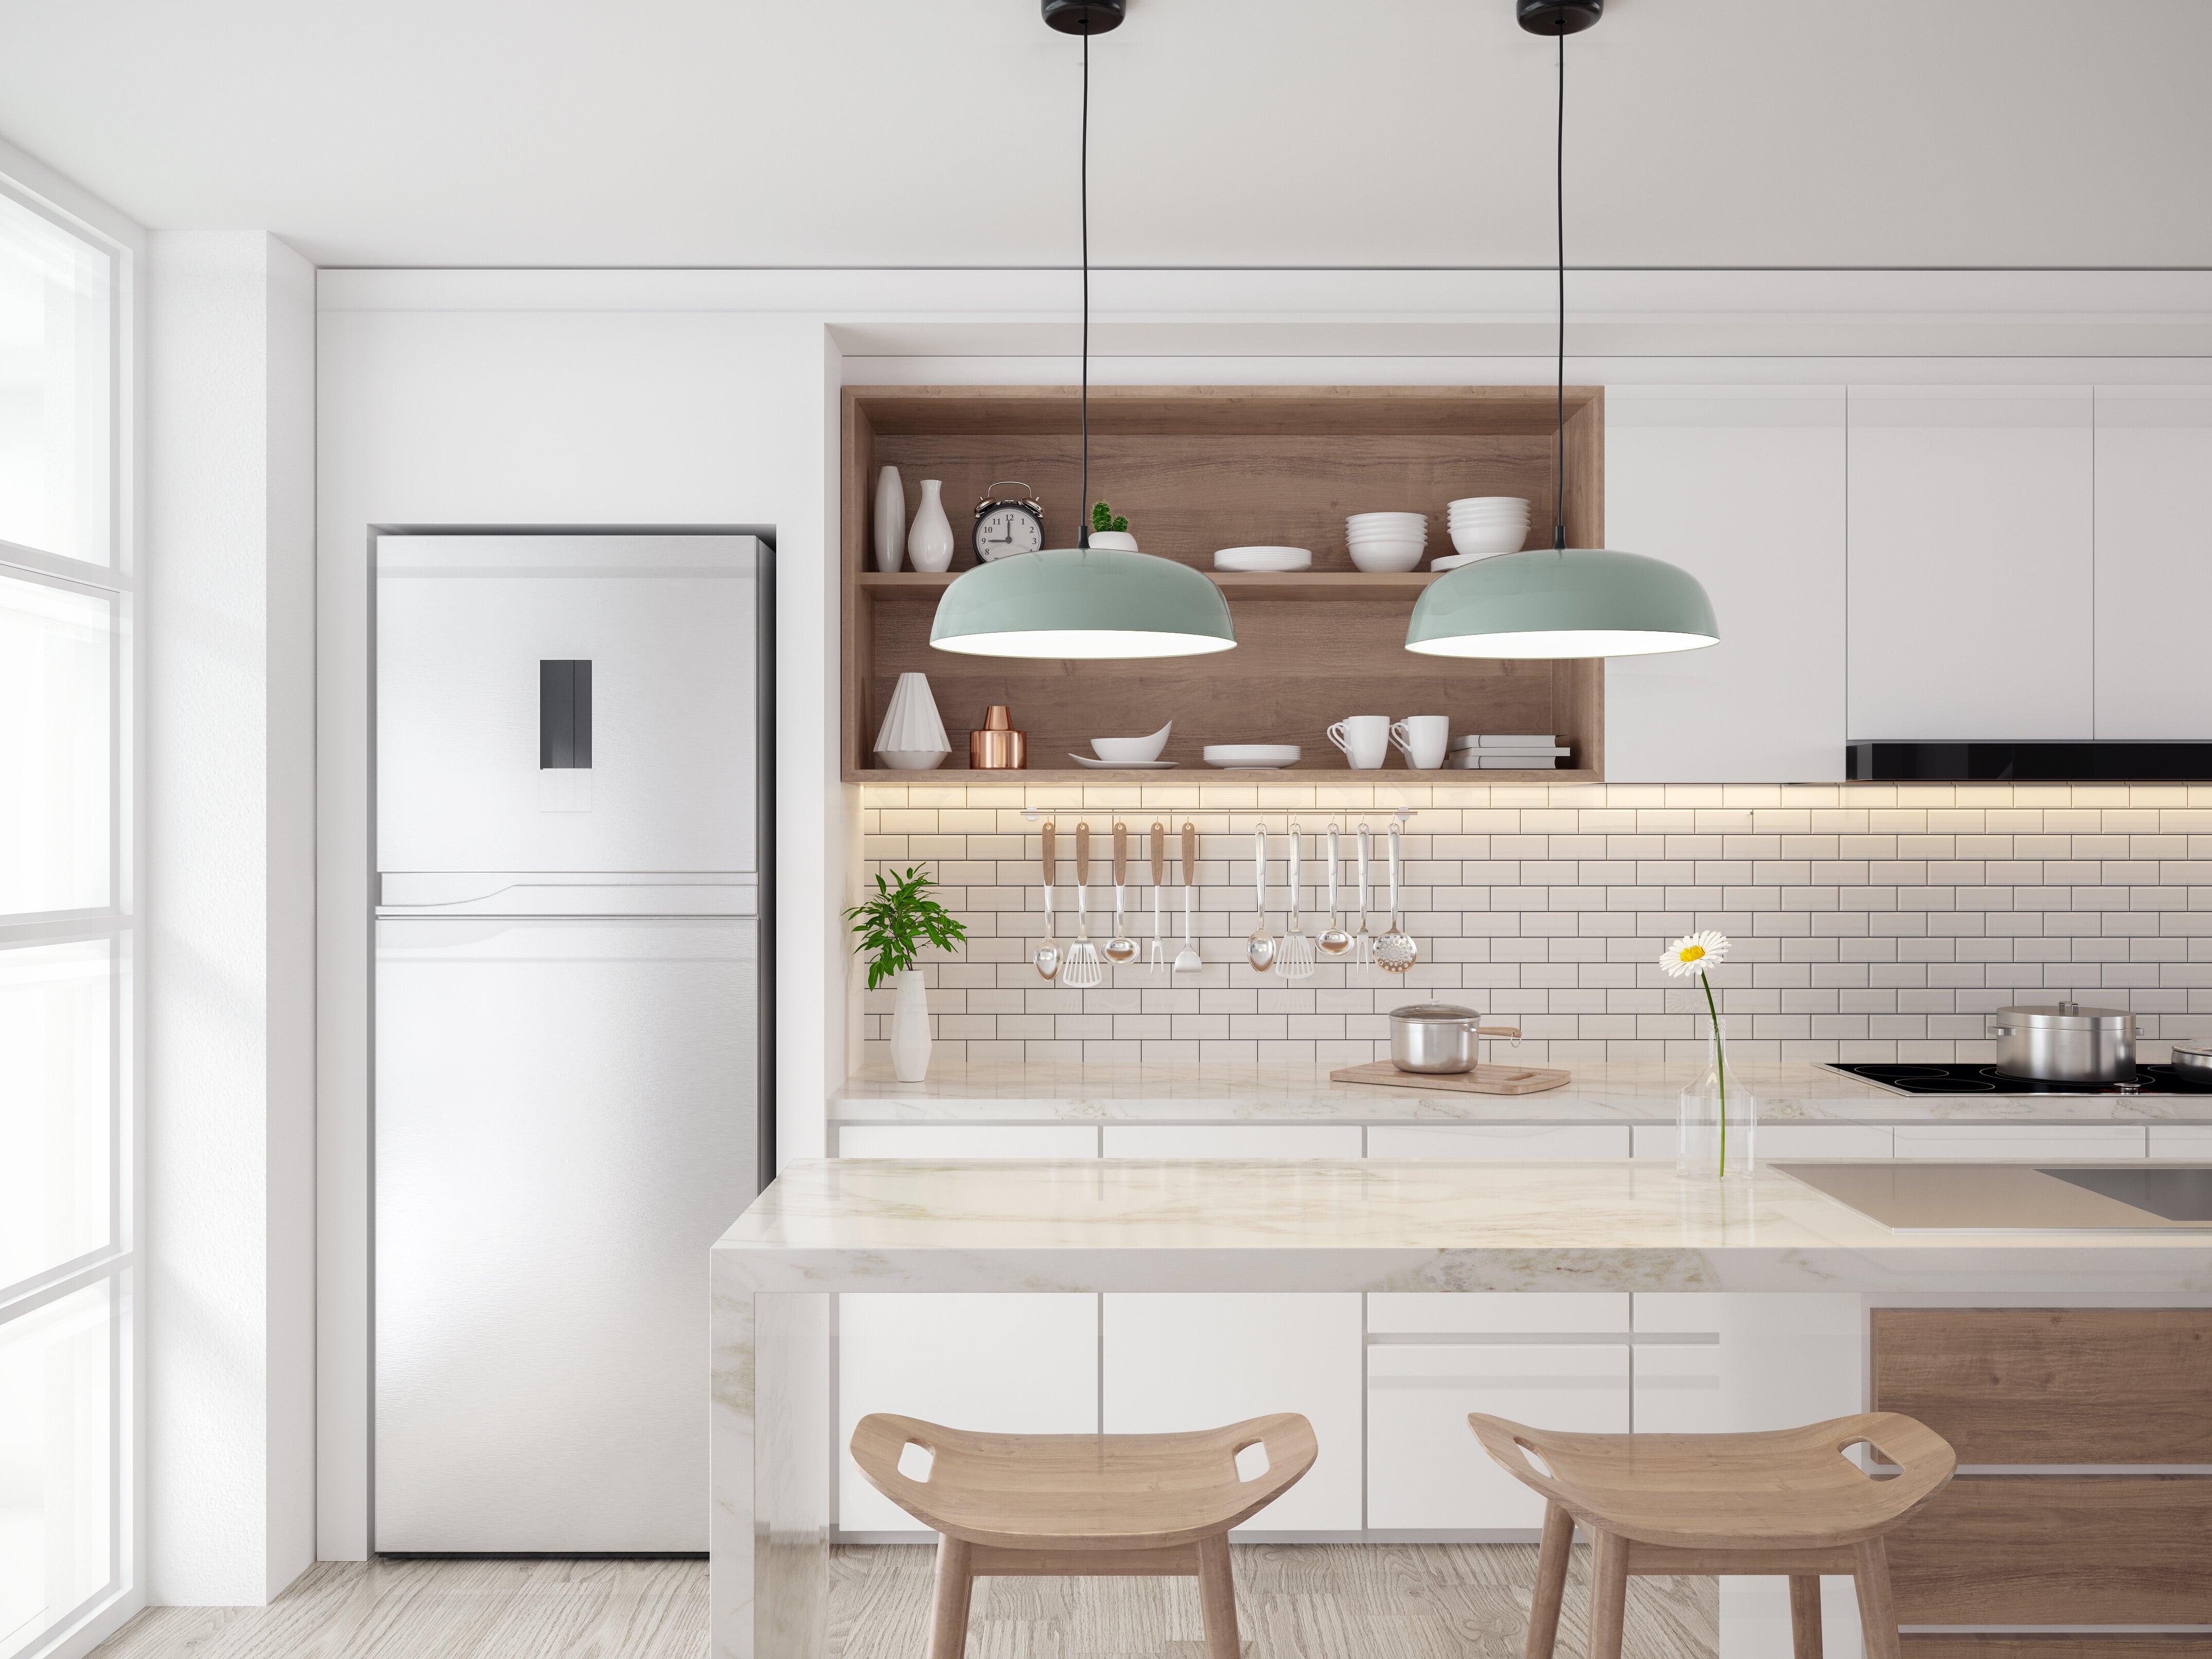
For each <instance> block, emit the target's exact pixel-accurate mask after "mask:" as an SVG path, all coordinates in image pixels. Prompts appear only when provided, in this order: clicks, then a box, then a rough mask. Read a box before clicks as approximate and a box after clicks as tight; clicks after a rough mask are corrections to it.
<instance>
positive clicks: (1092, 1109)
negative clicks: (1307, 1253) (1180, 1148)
mask: <svg viewBox="0 0 2212 1659" xmlns="http://www.w3.org/2000/svg"><path fill="white" fill-rule="evenodd" d="M1494 1058H1495V1059H1497V1060H1501V1061H1503V1060H1510V1058H1511V1051H1510V1049H1501V1050H1499V1051H1498V1054H1496V1055H1495V1056H1494ZM1566 1069H1567V1070H1568V1071H1570V1072H1571V1073H1573V1079H1572V1080H1571V1082H1569V1083H1568V1084H1567V1085H1565V1087H1563V1088H1559V1089H1553V1090H1547V1091H1545V1092H1544V1093H1542V1094H1537V1095H1469V1094H1460V1093H1453V1092H1449V1091H1443V1090H1424V1089H1396V1088H1381V1087H1376V1086H1373V1085H1363V1084H1353V1083H1334V1082H1331V1081H1330V1080H1329V1076H1328V1067H1326V1066H1137V1065H1128V1064H1112V1065H1102V1066H1086V1065H1079V1064H1072V1063H1064V1062H1063V1063H1053V1064H1036V1065H1023V1064H1012V1063H977V1064H967V1065H945V1066H936V1067H933V1069H932V1071H931V1074H930V1076H929V1078H928V1079H927V1081H925V1082H921V1083H900V1082H897V1081H895V1080H894V1079H891V1078H890V1077H888V1076H885V1075H883V1074H881V1073H876V1072H873V1071H869V1072H863V1073H861V1074H860V1076H859V1077H857V1078H854V1079H852V1080H850V1081H848V1082H847V1083H846V1084H844V1085H842V1086H841V1087H840V1088H838V1089H837V1090H836V1091H835V1092H833V1093H832V1094H831V1096H830V1097H829V1117H830V1119H831V1120H832V1121H836V1122H842V1123H926V1122H962V1123H979V1122H980V1123H1015V1122H1063V1123H1065V1122H1103V1123H1170V1122H1173V1123H1191V1122H1253V1123H1267V1122H1274V1123H1286V1122H1287V1123H1323V1122H1339V1123H1419V1122H1431V1123H1452V1122H1482V1123H1672V1122H1673V1121H1674V1107H1675V1096H1676V1095H1677V1094H1678V1093H1679V1092H1680V1090H1681V1087H1682V1085H1684V1084H1686V1083H1687V1082H1689V1081H1690V1080H1691V1079H1692V1073H1693V1072H1694V1071H1695V1069H1696V1068H1695V1067H1693V1066H1690V1065H1688V1064H1686V1063H1681V1064H1667V1063H1662V1062H1659V1061H1632V1062H1631V1061H1595V1062H1584V1063H1577V1064H1571V1065H1569V1066H1567V1067H1566ZM1734 1069H1735V1073H1736V1075H1737V1076H1738V1077H1739V1078H1741V1079H1742V1082H1743V1084H1744V1085H1745V1086H1746V1087H1747V1088H1748V1089H1749V1090H1750V1091H1752V1093H1753V1095H1755V1096H1756V1097H1758V1100H1759V1121H1761V1122H1803V1123H1815V1122H1840V1123H1929V1122H1944V1121H1951V1122H1985V1123H2212V1093H2206V1094H2202V1095H2163V1096H2160V1095H2133V1096H2116V1095H2024V1096H2023V1095H2015V1096H2002V1095H1899V1094H1893V1093H1891V1092H1890V1091H1888V1090H1887V1089H1878V1088H1876V1087H1875V1085H1872V1084H1870V1083H1865V1082H1862V1081H1860V1080H1859V1079H1857V1078H1853V1077H1847V1076H1845V1075H1844V1073H1840V1072H1831V1071H1829V1070H1827V1069H1826V1067H1824V1066H1816V1065H1814V1064H1812V1063H1810V1062H1808V1061H1778V1062H1765V1061H1753V1062H1750V1063H1748V1064H1746V1065H1743V1066H1737V1067H1735V1068H1734Z"/></svg>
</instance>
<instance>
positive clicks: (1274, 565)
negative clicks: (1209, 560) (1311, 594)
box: [1213, 547, 1313, 571]
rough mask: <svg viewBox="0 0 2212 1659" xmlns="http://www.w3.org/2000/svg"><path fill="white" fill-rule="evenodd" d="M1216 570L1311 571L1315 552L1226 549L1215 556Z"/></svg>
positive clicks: (1290, 549)
mask: <svg viewBox="0 0 2212 1659" xmlns="http://www.w3.org/2000/svg"><path fill="white" fill-rule="evenodd" d="M1213 568H1215V569H1216V570H1244V571H1264V570H1310V569H1311V568H1313V550H1312V549H1310V548H1304V547H1225V548H1222V549H1219V550H1218V551H1216V552H1215V554H1214V556H1213Z"/></svg>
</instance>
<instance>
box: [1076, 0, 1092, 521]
mask: <svg viewBox="0 0 2212 1659" xmlns="http://www.w3.org/2000/svg"><path fill="white" fill-rule="evenodd" d="M1079 196H1080V197H1081V200H1082V204H1083V490H1082V495H1081V496H1080V497H1079V500H1078V501H1076V504H1075V544H1076V545H1077V546H1078V547H1088V546H1090V545H1091V33H1090V31H1089V30H1087V29H1086V30H1085V31H1084V35H1083V165H1082V183H1081V185H1080V186H1079Z"/></svg>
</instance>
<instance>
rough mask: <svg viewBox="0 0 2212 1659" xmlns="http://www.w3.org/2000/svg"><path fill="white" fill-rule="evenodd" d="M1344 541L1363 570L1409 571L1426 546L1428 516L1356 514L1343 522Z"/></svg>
mask: <svg viewBox="0 0 2212 1659" xmlns="http://www.w3.org/2000/svg"><path fill="white" fill-rule="evenodd" d="M1344 539H1345V542H1346V544H1347V545H1348V546H1349V547H1350V548H1351V550H1352V563H1353V564H1355V565H1357V566H1358V568H1360V569H1362V570H1411V569H1413V568H1414V567H1415V566H1416V565H1418V564H1419V563H1420V562H1421V551H1422V550H1423V549H1424V548H1425V547H1427V546H1428V544H1429V515H1428V514H1427V513H1353V514H1352V516H1351V517H1350V518H1348V519H1346V520H1345V521H1344Z"/></svg>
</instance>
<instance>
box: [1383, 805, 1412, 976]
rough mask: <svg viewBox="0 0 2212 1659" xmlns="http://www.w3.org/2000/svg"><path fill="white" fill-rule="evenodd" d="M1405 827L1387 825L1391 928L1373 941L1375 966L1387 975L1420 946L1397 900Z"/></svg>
mask: <svg viewBox="0 0 2212 1659" xmlns="http://www.w3.org/2000/svg"><path fill="white" fill-rule="evenodd" d="M1404 834H1405V826H1404V825H1403V824H1401V823H1398V822H1396V821H1395V819H1394V820H1393V821H1392V823H1391V824H1390V931H1389V933H1385V934H1383V936H1382V937H1381V938H1380V939H1376V941H1375V965H1376V967H1377V968H1380V969H1382V970H1383V972H1384V973H1386V974H1402V973H1404V972H1405V971H1406V970H1407V969H1408V968H1411V967H1412V966H1413V964H1414V963H1417V962H1419V960H1420V959H1421V947H1420V945H1419V942H1418V941H1417V940H1415V939H1414V938H1413V935H1412V934H1410V933H1407V931H1406V918H1405V915H1404V914H1403V912H1402V911H1401V909H1400V908H1399V903H1398V861H1399V859H1400V856H1401V850H1400V848H1401V839H1402V837H1403V836H1404Z"/></svg>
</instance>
